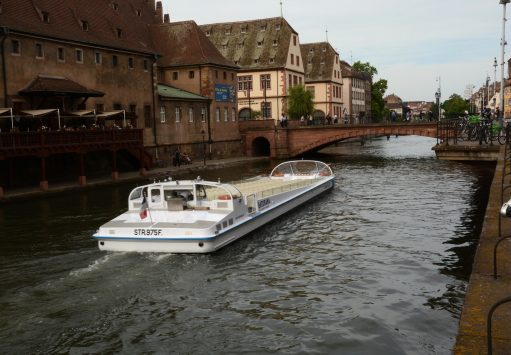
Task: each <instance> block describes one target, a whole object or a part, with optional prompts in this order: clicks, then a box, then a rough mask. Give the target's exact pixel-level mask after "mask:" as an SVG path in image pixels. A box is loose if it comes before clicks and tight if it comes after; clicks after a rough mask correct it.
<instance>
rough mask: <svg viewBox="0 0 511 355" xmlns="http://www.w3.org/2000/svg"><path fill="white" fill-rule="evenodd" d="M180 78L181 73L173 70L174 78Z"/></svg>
mask: <svg viewBox="0 0 511 355" xmlns="http://www.w3.org/2000/svg"><path fill="white" fill-rule="evenodd" d="M178 78H179V73H178V72H177V71H173V72H172V80H177V79H178Z"/></svg>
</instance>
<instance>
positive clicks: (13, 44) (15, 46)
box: [11, 39, 21, 55]
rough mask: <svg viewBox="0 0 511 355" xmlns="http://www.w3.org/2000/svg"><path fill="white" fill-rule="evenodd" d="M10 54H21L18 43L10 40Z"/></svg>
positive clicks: (15, 40)
mask: <svg viewBox="0 0 511 355" xmlns="http://www.w3.org/2000/svg"><path fill="white" fill-rule="evenodd" d="M11 54H13V55H20V54H21V46H20V41H18V40H17V39H12V40H11Z"/></svg>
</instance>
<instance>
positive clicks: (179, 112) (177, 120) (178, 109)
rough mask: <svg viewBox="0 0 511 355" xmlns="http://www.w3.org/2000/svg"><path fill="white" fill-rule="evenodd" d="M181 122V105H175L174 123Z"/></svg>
mask: <svg viewBox="0 0 511 355" xmlns="http://www.w3.org/2000/svg"><path fill="white" fill-rule="evenodd" d="M179 122H181V107H179V106H176V123H179Z"/></svg>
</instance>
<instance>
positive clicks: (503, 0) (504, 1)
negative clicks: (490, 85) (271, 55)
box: [499, 0, 511, 127]
mask: <svg viewBox="0 0 511 355" xmlns="http://www.w3.org/2000/svg"><path fill="white" fill-rule="evenodd" d="M510 2H511V0H500V1H499V4H501V5H502V40H501V42H500V45H501V47H502V48H501V49H502V50H501V61H502V62H501V68H500V94H499V98H500V114H499V125H500V126H501V127H502V126H503V123H504V122H503V116H504V60H505V59H504V55H505V47H506V44H507V43H506V5H507V4H509V3H510Z"/></svg>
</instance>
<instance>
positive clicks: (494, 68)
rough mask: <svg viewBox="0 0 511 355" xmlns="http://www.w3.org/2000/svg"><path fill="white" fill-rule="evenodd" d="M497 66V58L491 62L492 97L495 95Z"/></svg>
mask: <svg viewBox="0 0 511 355" xmlns="http://www.w3.org/2000/svg"><path fill="white" fill-rule="evenodd" d="M498 65H499V64H498V63H497V58H495V59H494V60H493V95H492V96H495V95H497V66H498ZM494 108H496V107H494Z"/></svg>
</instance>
